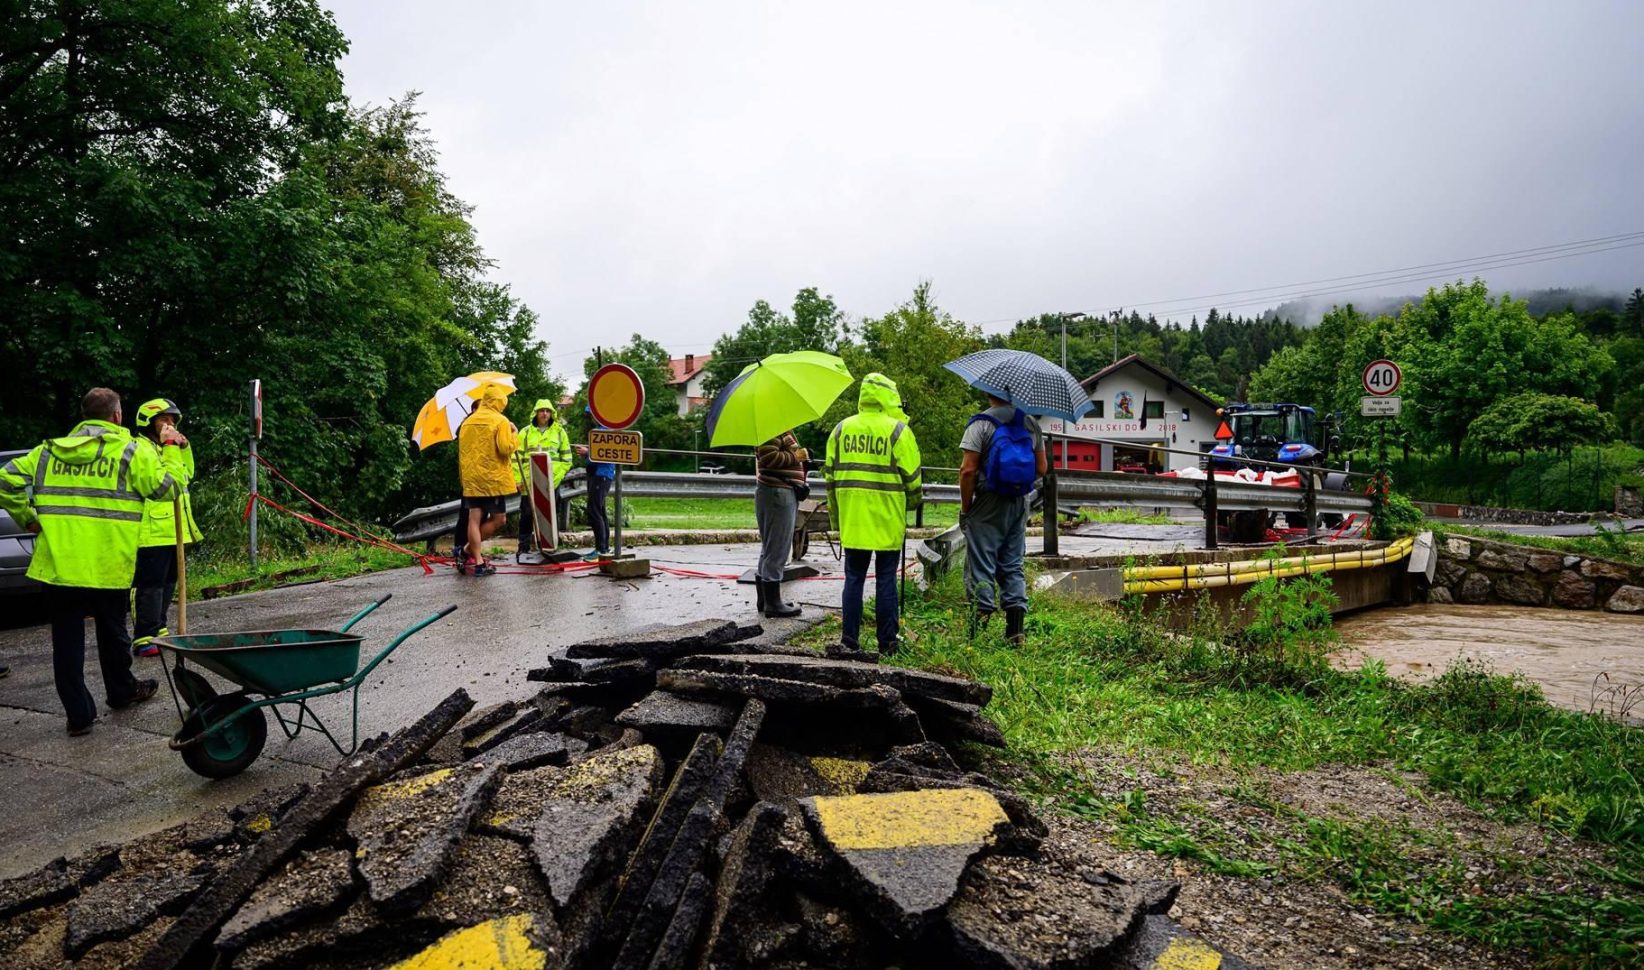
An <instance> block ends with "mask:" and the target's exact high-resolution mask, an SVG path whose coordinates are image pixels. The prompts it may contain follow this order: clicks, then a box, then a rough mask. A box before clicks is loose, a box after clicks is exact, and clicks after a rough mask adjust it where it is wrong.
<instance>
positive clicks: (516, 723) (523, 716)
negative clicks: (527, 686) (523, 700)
mask: <svg viewBox="0 0 1644 970" xmlns="http://www.w3.org/2000/svg"><path fill="white" fill-rule="evenodd" d="M541 726H542V711H540V710H538V709H537V708H536V706H535V705H531V704H527V705H525V706H524V707H521V708H520V709H519V710H517V711H515V712H514V713H513V714H512V715H510V716H509V717H508V718H507V719H506V720H504V721H502V722H500V723H498V724H494V725H492V726H491V727H488V728H486V729H485V730H484V731H481V732H479V733H477V734H475V735H473V736H471V737H468V738H465V739H464V740H463V742H462V756H463V757H464V758H472V757H473V756H474V755H477V754H482V753H484V752H486V751H489V750H491V749H492V748H494V747H496V746H497V745H499V744H501V743H503V742H504V741H507V740H508V739H509V738H513V737H518V736H519V735H521V734H524V733H525V732H527V731H533V730H536V729H537V728H538V727H541Z"/></svg>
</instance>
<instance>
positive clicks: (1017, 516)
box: [959, 394, 1055, 643]
mask: <svg viewBox="0 0 1644 970" xmlns="http://www.w3.org/2000/svg"><path fill="white" fill-rule="evenodd" d="M1007 446H1008V447H1009V450H1010V452H1011V453H1012V456H1011V457H1013V458H1015V460H1011V461H999V460H995V461H992V462H990V461H989V459H990V458H1005V457H1006V453H1005V451H1004V449H1005V448H1006V447H1007ZM995 448H999V449H1001V451H1000V454H999V455H997V456H995V455H993V454H992V453H993V451H994V450H995ZM959 452H960V458H959V525H960V527H961V528H963V529H964V531H965V585H966V588H967V590H968V592H969V593H970V595H971V597H972V599H973V600H974V602H975V603H976V612H977V617H978V619H979V620H980V621H981V622H982V623H986V622H987V621H988V618H989V617H991V616H993V613H994V611H995V610H997V609H999V607H1000V606H1001V605H1003V607H1004V610H1005V639H1007V640H1009V641H1010V642H1011V643H1021V642H1022V636H1023V627H1024V623H1025V621H1026V618H1027V575H1026V573H1025V572H1024V569H1023V564H1022V559H1023V557H1024V556H1025V555H1026V553H1027V519H1028V500H1027V495H1028V491H1029V490H1030V489H1031V487H1032V484H1033V481H1034V479H1036V478H1042V477H1044V474H1045V472H1046V471H1047V470H1048V469H1049V467H1050V463H1049V462H1048V461H1047V460H1046V458H1045V443H1044V439H1043V437H1042V436H1041V435H1040V433H1039V424H1038V422H1036V421H1035V420H1034V419H1033V418H1032V417H1030V416H1029V415H1027V414H1026V413H1025V412H1018V411H1017V409H1016V408H1014V407H1012V406H1011V405H1010V404H1008V403H1006V402H1005V401H1002V400H1000V399H999V398H996V397H994V396H993V395H991V394H990V395H988V408H987V410H985V411H983V412H981V413H980V414H977V415H976V416H974V417H972V418H971V420H970V423H969V424H967V425H966V426H965V434H964V437H963V438H961V439H960V441H959ZM1049 514H1052V515H1054V514H1055V513H1054V511H1052V512H1051V513H1049ZM1001 601H1002V602H1001Z"/></svg>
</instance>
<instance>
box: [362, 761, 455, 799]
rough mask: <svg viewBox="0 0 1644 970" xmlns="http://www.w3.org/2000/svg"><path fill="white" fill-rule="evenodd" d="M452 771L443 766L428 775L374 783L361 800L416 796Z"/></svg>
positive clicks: (445, 777)
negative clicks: (378, 783)
mask: <svg viewBox="0 0 1644 970" xmlns="http://www.w3.org/2000/svg"><path fill="white" fill-rule="evenodd" d="M451 771H452V769H450V768H441V769H439V770H438V771H430V772H429V773H428V774H426V775H418V776H417V777H415V778H407V779H405V780H404V781H388V782H384V783H382V784H380V785H373V786H372V787H370V788H367V789H366V790H365V794H363V795H361V796H360V800H361V801H362V802H363V801H371V800H377V799H382V800H385V801H386V800H389V799H399V798H414V797H416V796H418V795H421V794H422V793H423V792H425V791H427V790H428V789H430V788H433V787H434V786H435V785H437V784H439V783H440V782H442V781H444V780H445V779H447V778H449V777H451Z"/></svg>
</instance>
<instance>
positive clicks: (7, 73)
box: [0, 0, 346, 440]
mask: <svg viewBox="0 0 1644 970" xmlns="http://www.w3.org/2000/svg"><path fill="white" fill-rule="evenodd" d="M344 49H345V43H344V41H343V38H342V35H341V34H340V33H339V32H338V31H337V28H336V25H335V24H334V23H333V22H332V20H331V17H330V15H329V14H328V13H326V12H325V11H324V10H322V9H321V8H320V6H319V5H318V3H316V2H313V0H288V2H282V3H279V4H277V5H270V4H264V3H253V2H234V3H229V2H222V0H219V2H212V0H191V2H185V3H178V4H165V3H151V2H145V0H107V2H102V3H96V4H88V3H84V2H79V0H25V2H21V3H13V4H8V6H7V12H6V15H5V16H4V17H0V316H3V318H4V319H5V320H6V324H7V325H6V327H5V336H4V337H3V338H0V340H3V341H4V344H3V345H0V346H3V347H4V350H5V354H6V357H7V358H8V359H12V360H26V361H30V362H31V365H30V366H29V367H27V368H23V369H21V370H20V371H19V372H18V373H16V374H14V375H12V377H11V379H9V380H7V381H6V382H5V383H4V385H3V387H0V420H3V421H4V423H5V424H6V425H7V426H8V428H10V429H12V430H13V432H14V433H15V434H17V435H18V436H19V437H21V438H23V439H24V440H28V439H29V438H33V437H37V436H39V435H43V434H46V433H49V432H55V431H58V430H60V428H59V427H58V426H59V425H61V423H62V422H63V421H65V420H68V419H69V418H71V417H72V416H73V415H74V411H75V408H74V405H75V404H76V403H77V402H78V400H79V395H80V394H81V393H82V392H83V391H84V390H85V388H87V387H89V386H92V385H93V384H112V385H114V386H116V387H123V388H137V387H150V386H153V384H154V382H155V376H156V374H155V371H156V369H157V368H158V366H159V361H160V359H161V357H162V356H164V354H165V353H167V351H166V350H165V344H166V340H167V338H168V337H169V335H170V334H172V333H174V332H175V331H176V330H177V329H178V328H179V326H181V325H188V324H190V323H192V322H193V320H192V319H191V318H192V313H191V311H192V310H194V309H195V303H196V296H197V294H198V293H199V291H200V290H201V289H202V288H209V287H211V285H212V283H213V267H214V266H215V264H216V263H217V256H218V250H219V248H220V246H221V244H222V239H221V236H220V235H219V233H218V232H217V230H218V229H219V228H220V227H221V225H222V221H223V219H224V217H225V216H226V215H227V214H228V212H229V210H231V209H232V208H233V207H234V206H236V205H237V204H240V203H242V202H244V201H245V200H247V199H250V198H252V197H254V196H255V195H256V194H257V193H259V192H261V191H263V190H265V189H266V188H267V187H268V185H269V183H270V181H271V179H273V178H277V177H278V175H279V173H281V172H284V171H289V170H290V169H292V168H293V167H295V166H296V165H297V164H298V162H299V159H300V157H301V155H302V153H303V150H304V148H305V146H306V145H307V144H309V143H310V142H311V141H314V140H323V139H325V138H328V137H331V136H333V135H334V134H335V133H336V132H338V131H340V130H341V128H342V127H343V126H344V124H345V121H346V119H345V117H344V115H343V110H342V109H343V100H342V80H341V76H340V75H339V74H338V72H337V68H336V59H337V58H338V57H339V56H341V54H342V53H343V51H344ZM41 402H44V403H45V406H41Z"/></svg>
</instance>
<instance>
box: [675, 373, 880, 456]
mask: <svg viewBox="0 0 1644 970" xmlns="http://www.w3.org/2000/svg"><path fill="white" fill-rule="evenodd" d="M853 380H855V378H854V377H851V372H850V371H849V370H847V369H846V368H845V362H844V361H842V360H840V359H839V358H838V357H835V356H834V355H832V354H824V353H822V352H821V351H819V350H797V351H794V352H793V353H791V354H772V355H771V356H769V357H766V358H765V359H764V360H762V361H759V362H758V363H755V364H749V365H748V366H747V367H745V368H743V369H742V373H740V374H738V375H736V379H735V380H733V381H731V382H730V383H729V384H726V385H725V387H724V388H723V389H722V390H721V391H720V392H719V394H718V395H717V396H716V397H715V398H714V403H713V406H712V407H710V408H709V409H708V422H707V424H708V446H709V447H710V448H713V447H718V446H720V445H762V444H764V443H765V442H767V441H769V440H771V439H772V438H774V437H776V436H777V435H779V434H781V433H782V432H784V431H791V430H793V429H794V428H797V427H798V426H800V425H802V424H804V423H806V422H807V421H815V420H816V419H817V418H820V417H821V416H822V415H823V414H824V413H826V412H827V410H828V408H829V407H830V406H831V405H832V404H833V402H834V399H835V398H837V397H838V396H839V395H840V392H842V391H844V390H845V388H847V387H850V386H851V382H852V381H853Z"/></svg>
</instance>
